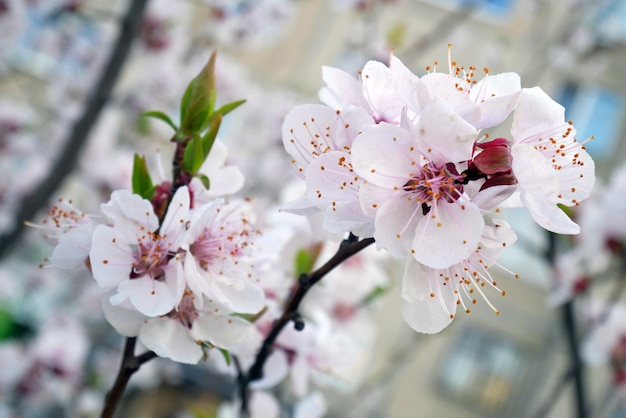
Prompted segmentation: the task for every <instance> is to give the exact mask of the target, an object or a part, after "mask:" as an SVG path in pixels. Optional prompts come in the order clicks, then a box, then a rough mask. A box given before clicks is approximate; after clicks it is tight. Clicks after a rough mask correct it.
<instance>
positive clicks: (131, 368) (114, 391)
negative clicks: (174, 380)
mask: <svg viewBox="0 0 626 418" xmlns="http://www.w3.org/2000/svg"><path fill="white" fill-rule="evenodd" d="M136 344H137V338H136V337H128V338H126V343H125V345H124V354H123V356H122V361H121V362H120V368H119V370H118V372H117V377H116V378H115V383H113V387H112V388H111V390H109V392H108V393H107V395H106V399H105V401H104V408H103V409H102V414H101V415H100V417H101V418H112V417H113V414H115V411H116V410H117V407H118V406H119V403H120V400H121V399H122V396H123V395H124V391H125V390H126V386H127V385H128V382H129V380H130V378H131V376H132V375H133V374H134V373H135V372H136V371H137V370H139V368H140V367H141V365H142V364H144V363H146V362H148V361H150V360H152V359H153V358H155V357H157V355H156V354H155V353H154V352H153V351H147V352H145V353H143V354H140V355H138V356H135V345H136Z"/></svg>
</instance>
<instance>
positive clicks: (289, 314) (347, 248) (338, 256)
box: [238, 234, 374, 417]
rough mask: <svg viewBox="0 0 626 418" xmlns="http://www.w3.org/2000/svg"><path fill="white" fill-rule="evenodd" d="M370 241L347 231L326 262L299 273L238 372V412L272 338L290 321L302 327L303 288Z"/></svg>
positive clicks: (260, 374) (245, 408) (259, 374)
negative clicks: (282, 306)
mask: <svg viewBox="0 0 626 418" xmlns="http://www.w3.org/2000/svg"><path fill="white" fill-rule="evenodd" d="M373 243H374V238H365V239H363V240H360V241H359V239H358V237H356V236H354V235H352V234H350V236H349V237H348V238H347V239H345V240H344V241H342V243H341V245H340V246H339V249H338V250H337V252H336V253H335V255H334V256H333V257H332V258H331V259H330V260H328V261H327V262H326V264H324V265H323V266H321V267H320V268H319V269H317V270H315V271H314V272H312V273H310V274H303V275H301V276H300V278H299V279H298V283H297V284H296V286H295V288H294V289H293V291H292V293H291V297H290V298H289V300H288V302H287V304H286V305H285V309H284V311H283V314H282V315H281V316H280V318H278V319H277V320H276V321H275V322H274V324H273V325H272V329H271V330H270V332H269V333H268V334H267V336H266V337H265V340H264V341H263V344H262V345H261V348H260V349H259V351H258V353H257V355H256V359H255V362H254V364H252V366H251V367H250V369H249V371H248V373H247V374H245V375H242V374H241V373H240V375H239V377H238V383H239V386H240V387H239V391H240V396H241V412H242V415H243V416H244V417H247V416H248V415H249V411H248V385H249V384H250V382H252V381H254V380H257V379H260V378H262V377H263V366H264V365H265V362H266V361H267V359H268V357H269V356H270V354H271V353H272V349H273V346H274V342H275V341H276V339H277V338H278V335H279V334H280V333H281V331H282V330H283V329H284V328H285V326H287V324H288V323H289V322H290V321H294V326H295V327H296V329H297V330H301V329H303V328H304V321H303V320H302V317H301V316H300V313H299V312H298V310H299V308H300V303H301V302H302V300H303V299H304V297H305V296H306V294H307V292H308V291H309V290H310V289H311V287H313V285H315V284H316V283H317V282H319V281H320V280H322V278H324V276H326V275H327V274H328V273H330V272H331V271H332V270H333V269H334V268H335V267H337V266H338V265H339V264H341V263H342V262H344V261H345V260H347V259H348V258H350V257H352V256H353V255H355V254H356V253H358V252H359V251H361V250H363V249H365V248H366V247H368V246H369V245H371V244H373Z"/></svg>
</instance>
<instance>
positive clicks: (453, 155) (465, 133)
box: [415, 98, 478, 164]
mask: <svg viewBox="0 0 626 418" xmlns="http://www.w3.org/2000/svg"><path fill="white" fill-rule="evenodd" d="M415 132H416V135H417V141H418V143H419V147H420V150H421V152H422V153H423V154H424V156H425V157H426V158H427V159H428V160H430V161H434V162H437V163H440V164H445V163H448V162H453V163H457V162H463V161H468V160H470V159H471V158H472V152H473V150H474V140H475V139H476V135H477V134H478V131H477V130H476V128H474V127H473V126H472V125H471V124H469V123H468V122H466V121H465V120H464V119H462V118H461V117H460V116H459V115H458V114H457V113H454V112H453V111H451V110H450V109H449V108H448V107H446V106H445V105H444V103H443V102H442V101H441V100H439V99H438V98H435V99H434V100H433V101H432V102H430V103H429V104H428V105H427V106H426V108H425V109H424V112H423V114H422V116H421V118H420V120H419V122H418V123H417V126H416V128H415Z"/></svg>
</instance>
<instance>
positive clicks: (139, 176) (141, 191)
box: [132, 154, 155, 199]
mask: <svg viewBox="0 0 626 418" xmlns="http://www.w3.org/2000/svg"><path fill="white" fill-rule="evenodd" d="M132 186H133V193H135V194H138V195H139V196H141V197H143V198H146V199H149V198H150V197H152V196H151V195H149V192H150V190H152V192H154V189H155V187H154V185H153V183H152V179H151V178H150V173H148V166H147V164H146V158H145V157H144V156H141V157H140V156H139V154H135V161H134V163H133V175H132ZM148 195H149V197H146V196H148Z"/></svg>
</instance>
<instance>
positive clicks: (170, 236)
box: [159, 186, 190, 252]
mask: <svg viewBox="0 0 626 418" xmlns="http://www.w3.org/2000/svg"><path fill="white" fill-rule="evenodd" d="M189 207H190V196H189V189H188V188H187V186H183V187H179V188H178V190H176V193H174V197H172V201H171V202H170V205H169V207H168V208H167V213H166V214H165V218H164V219H163V224H162V225H161V229H160V231H159V234H160V235H161V236H162V237H163V239H164V240H166V241H167V242H168V243H171V245H173V247H172V248H170V250H171V251H173V252H176V251H177V250H178V245H179V242H180V238H181V237H182V233H183V232H184V231H185V230H186V228H187V223H188V222H189Z"/></svg>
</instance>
